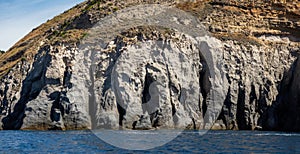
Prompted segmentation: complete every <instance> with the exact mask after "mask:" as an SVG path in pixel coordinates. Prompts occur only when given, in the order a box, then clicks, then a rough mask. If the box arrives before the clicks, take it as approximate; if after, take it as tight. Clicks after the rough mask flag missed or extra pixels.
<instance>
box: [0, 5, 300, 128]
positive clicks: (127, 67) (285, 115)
mask: <svg viewBox="0 0 300 154" xmlns="http://www.w3.org/2000/svg"><path fill="white" fill-rule="evenodd" d="M259 2H260V1H259ZM259 2H258V3H257V4H252V3H249V2H243V3H239V4H236V3H235V2H234V1H205V2H203V1H195V2H177V1H172V0H171V1H155V2H154V1H143V2H139V1H134V0H128V1H122V2H118V1H87V2H84V3H82V4H79V5H77V6H75V7H74V8H73V9H71V10H69V11H66V12H65V13H64V14H62V15H60V16H57V17H55V18H54V19H53V20H50V21H49V22H47V23H45V24H43V25H41V26H40V27H38V28H36V29H35V30H33V31H32V32H31V33H30V34H29V35H27V36H26V37H25V38H24V39H22V40H20V41H19V42H18V43H16V45H14V46H13V47H12V48H11V49H10V50H9V51H8V52H6V53H4V54H2V55H1V56H0V59H1V61H0V75H1V83H0V113H1V115H0V119H1V125H2V129H40V130H47V129H63V130H65V129H90V128H109V129H118V128H120V127H121V128H126V129H155V128H188V129H203V128H205V129H208V128H211V127H212V128H213V129H235V130H238V129H239V130H253V129H264V130H284V131H299V130H300V112H299V111H300V102H299V98H298V96H299V95H298V93H299V90H300V89H299V83H298V82H297V81H298V80H299V77H300V76H299V71H298V70H299V69H300V68H299V67H300V62H299V60H298V58H297V57H298V52H299V50H300V44H299V38H300V36H299V34H298V33H297V29H299V28H300V24H299V19H300V18H299V16H300V13H299V8H300V4H299V2H287V3H280V2H276V3H275V2H272V3H268V4H266V3H259ZM153 3H163V4H166V5H167V6H171V7H172V8H177V9H178V10H184V11H188V12H190V13H191V14H192V15H193V17H195V18H197V19H195V21H196V20H197V21H198V20H199V21H200V23H201V24H203V25H204V27H201V26H200V27H198V28H199V29H200V30H201V31H200V32H203V33H198V31H197V30H196V31H193V28H192V27H189V26H187V25H192V24H191V23H193V22H194V20H181V19H180V18H177V17H176V18H172V22H174V23H172V22H171V21H170V22H166V23H161V24H160V25H150V26H149V25H139V24H140V23H143V22H147V21H152V20H155V19H156V18H155V17H153V19H152V18H151V17H148V20H147V21H142V22H140V21H139V20H137V21H136V22H135V23H136V25H135V26H132V25H125V24H124V26H120V27H121V28H122V27H123V29H122V30H121V31H117V32H116V31H115V29H114V28H115V26H112V27H109V26H105V27H102V28H101V30H105V32H106V33H107V35H106V36H108V35H111V37H109V38H108V40H105V41H104V43H103V40H97V39H92V41H91V40H90V39H89V38H93V37H94V36H91V34H89V33H88V32H91V31H93V27H95V26H96V27H97V23H98V22H99V21H100V23H105V20H103V19H105V18H106V17H112V19H115V18H114V16H113V15H112V16H110V14H111V13H112V12H116V11H117V10H121V9H124V8H128V7H130V6H137V5H141V4H153ZM143 11H144V12H148V13H150V14H151V13H154V14H155V13H156V14H159V13H158V12H159V11H161V9H157V10H156V11H155V10H154V11H153V10H152V11H151V10H148V11H147V10H143V9H141V10H140V11H136V12H135V13H134V16H135V18H139V15H140V14H141V12H143ZM173 11H174V10H173ZM170 12H172V11H170ZM175 14H176V13H175ZM177 14H178V13H177ZM180 14H181V15H182V16H184V15H185V14H184V13H180ZM164 15H165V16H168V15H172V14H168V13H164ZM192 15H191V16H192ZM156 17H157V18H158V19H160V20H162V18H163V17H161V16H159V15H157V16H156ZM116 18H120V16H118V17H116ZM125 18H126V17H125V16H124V19H125ZM166 19H169V18H166ZM184 19H189V18H188V16H186V17H185V18H184ZM126 20H127V19H126ZM117 21H120V20H117ZM170 23H172V24H170ZM108 24H111V25H113V23H108ZM104 25H105V24H104ZM100 26H101V25H100ZM181 27H182V28H181ZM186 27H188V28H187V29H189V31H191V32H192V33H185V31H186V29H185V28H186ZM109 30H111V31H109ZM205 31H209V32H211V35H209V34H208V33H206V32H205ZM96 34H97V33H96ZM101 35H102V33H101ZM103 35H104V33H103ZM101 41H102V42H101ZM103 44H104V45H105V46H103ZM207 53H213V55H210V56H211V57H212V59H210V58H209V57H210V56H208V55H207ZM216 55H217V56H219V57H217V59H219V60H220V59H221V60H220V61H216ZM219 62H220V63H219ZM212 66H216V67H212ZM212 79H214V80H212ZM224 79H226V82H222V81H223V80H224ZM214 91H216V93H214ZM216 100H217V101H216ZM218 102H220V103H218ZM219 112H220V114H219ZM207 115H209V116H207ZM217 115H219V116H217ZM216 116H217V117H216ZM215 120H217V121H216V123H215V124H214V125H213V126H212V125H210V124H211V123H212V121H215ZM209 123H210V124H209Z"/></svg>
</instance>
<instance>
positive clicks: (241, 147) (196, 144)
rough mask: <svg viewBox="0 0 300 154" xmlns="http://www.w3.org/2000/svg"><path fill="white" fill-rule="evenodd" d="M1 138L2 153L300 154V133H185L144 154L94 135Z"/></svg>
mask: <svg viewBox="0 0 300 154" xmlns="http://www.w3.org/2000/svg"><path fill="white" fill-rule="evenodd" d="M136 133H141V135H142V134H143V133H145V132H144V131H137V132H136ZM169 133H172V130H170V132H169ZM0 138H1V140H0V153H204V152H206V153H226V152H228V153H241V152H242V153H249V152H253V153H300V133H286V132H262V131H208V132H206V133H205V134H204V135H199V132H198V131H183V132H182V133H181V134H180V135H179V136H177V137H176V138H175V139H173V140H171V141H170V142H168V143H166V144H165V145H162V146H159V147H156V148H153V149H149V150H144V151H131V150H125V149H121V148H118V147H115V146H113V145H110V144H108V143H106V142H104V141H103V140H101V139H100V138H98V137H97V136H96V135H95V134H94V133H93V132H92V131H0ZM146 142H149V141H144V140H143V139H141V140H140V141H139V143H140V144H143V143H145V144H146Z"/></svg>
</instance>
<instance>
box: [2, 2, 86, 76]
mask: <svg viewBox="0 0 300 154" xmlns="http://www.w3.org/2000/svg"><path fill="white" fill-rule="evenodd" d="M84 7H85V5H83V4H80V5H77V6H76V7H74V8H72V9H70V10H68V11H66V12H64V13H63V14H61V15H58V16H56V17H54V18H53V19H51V20H49V21H47V22H46V23H44V24H42V25H41V26H39V27H37V28H35V29H33V30H32V31H31V32H30V33H29V34H28V35H26V36H25V37H24V38H22V39H21V40H20V41H18V42H17V43H16V44H15V45H14V46H13V47H11V48H10V49H9V50H8V51H7V52H6V53H4V54H1V55H0V77H1V76H3V75H5V74H6V73H7V72H8V71H9V69H10V68H12V67H13V66H14V65H16V64H17V63H18V62H19V61H20V60H21V59H22V57H26V59H27V60H33V57H34V55H35V54H36V53H37V51H38V50H39V47H40V43H41V41H45V40H47V39H46V38H47V37H48V36H49V35H51V34H47V31H49V30H50V29H51V28H57V27H58V28H59V26H60V25H62V24H63V22H64V21H66V20H71V19H73V18H75V17H76V16H79V15H80V14H81V10H82V9H83V8H84ZM81 35H82V34H81V33H76V34H74V35H67V37H68V36H71V37H81ZM76 39H77V38H76ZM76 39H74V38H70V40H76ZM48 43H50V44H51V42H48Z"/></svg>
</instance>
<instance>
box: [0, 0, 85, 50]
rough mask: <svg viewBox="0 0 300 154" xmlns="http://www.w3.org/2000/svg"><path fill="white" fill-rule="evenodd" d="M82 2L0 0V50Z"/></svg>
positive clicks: (66, 0) (68, 0)
mask: <svg viewBox="0 0 300 154" xmlns="http://www.w3.org/2000/svg"><path fill="white" fill-rule="evenodd" d="M83 1H84V0H0V50H8V49H9V48H10V47H11V46H12V45H14V44H15V43H16V42H17V41H18V40H20V39H21V38H22V37H24V36H25V35H26V34H28V33H29V32H30V31H31V30H32V29H33V28H36V27H37V26H39V25H40V24H42V23H44V22H46V21H47V20H48V19H52V18H53V17H54V16H56V15H58V14H60V13H62V12H64V11H66V10H68V9H69V8H72V7H73V6H75V5H76V4H79V3H81V2H83Z"/></svg>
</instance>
